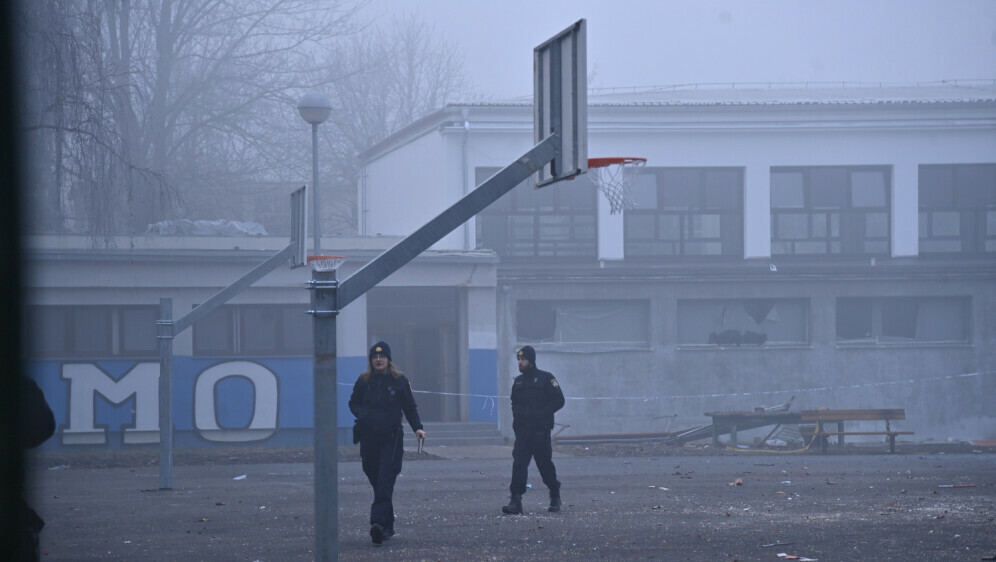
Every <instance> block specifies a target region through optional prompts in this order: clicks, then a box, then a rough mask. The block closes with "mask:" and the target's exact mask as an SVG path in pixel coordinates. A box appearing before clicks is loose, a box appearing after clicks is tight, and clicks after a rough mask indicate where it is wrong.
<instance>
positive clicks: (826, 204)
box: [771, 166, 891, 256]
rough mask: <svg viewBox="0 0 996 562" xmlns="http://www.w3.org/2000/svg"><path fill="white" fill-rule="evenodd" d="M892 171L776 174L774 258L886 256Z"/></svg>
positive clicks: (854, 168)
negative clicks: (786, 256)
mask: <svg viewBox="0 0 996 562" xmlns="http://www.w3.org/2000/svg"><path fill="white" fill-rule="evenodd" d="M890 184H891V178H890V171H889V168H887V167H885V166H836V167H813V168H772V170H771V254H772V255H845V256H846V255H888V254H889V248H890V238H889V230H890V229H889V186H890Z"/></svg>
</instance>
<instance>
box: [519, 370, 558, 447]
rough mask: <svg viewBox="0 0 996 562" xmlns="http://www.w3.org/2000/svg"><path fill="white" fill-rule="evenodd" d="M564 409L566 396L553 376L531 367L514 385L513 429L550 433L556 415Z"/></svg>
mask: <svg viewBox="0 0 996 562" xmlns="http://www.w3.org/2000/svg"><path fill="white" fill-rule="evenodd" d="M563 407H564V393H563V391H561V390H560V384H559V383H558V382H557V379H555V378H554V377H553V375H552V374H550V373H548V372H546V371H541V370H539V369H537V368H536V367H530V368H529V369H527V370H526V371H525V372H524V373H522V374H520V375H519V376H517V377H515V382H513V383H512V430H513V431H515V432H516V433H521V432H524V431H550V430H552V429H553V413H554V412H556V411H557V410H559V409H561V408H563Z"/></svg>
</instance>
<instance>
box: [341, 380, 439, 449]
mask: <svg viewBox="0 0 996 562" xmlns="http://www.w3.org/2000/svg"><path fill="white" fill-rule="evenodd" d="M349 411H350V412H352V413H353V415H354V416H356V419H357V422H358V426H359V429H360V434H361V435H369V434H377V435H385V434H389V433H391V432H393V431H398V430H400V429H401V414H402V413H404V415H405V418H406V419H407V420H408V425H410V426H411V428H412V431H418V430H420V429H422V420H421V419H419V417H418V406H417V405H416V404H415V397H414V396H413V395H412V387H411V384H409V382H408V379H407V378H406V377H405V376H403V375H402V376H400V377H398V378H395V377H394V376H393V375H391V374H389V373H384V374H378V373H370V378H369V379H368V380H367V381H366V382H364V381H363V377H359V378H357V379H356V384H354V385H353V394H352V395H351V396H350V397H349Z"/></svg>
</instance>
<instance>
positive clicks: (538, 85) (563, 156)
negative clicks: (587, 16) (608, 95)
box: [533, 19, 588, 187]
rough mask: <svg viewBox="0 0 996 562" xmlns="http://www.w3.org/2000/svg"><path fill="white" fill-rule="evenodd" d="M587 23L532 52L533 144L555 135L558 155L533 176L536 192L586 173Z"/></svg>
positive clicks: (581, 23)
mask: <svg viewBox="0 0 996 562" xmlns="http://www.w3.org/2000/svg"><path fill="white" fill-rule="evenodd" d="M585 30H586V23H585V20H583V19H581V20H578V21H577V22H575V23H574V24H573V25H571V26H570V27H568V28H567V29H565V30H564V31H561V32H560V33H558V34H557V35H555V36H553V37H552V38H550V39H548V40H547V41H546V42H544V43H543V44H541V45H539V46H538V47H536V48H535V49H533V89H534V98H533V127H534V130H535V142H536V143H537V144H538V143H539V142H540V141H542V140H543V139H545V138H546V137H548V136H550V135H552V134H557V135H559V137H560V142H559V143H558V151H557V155H556V156H555V157H554V159H553V161H552V162H550V163H549V164H547V165H545V166H543V168H541V169H540V171H539V172H537V174H536V187H542V186H544V185H546V184H549V183H553V182H555V181H560V180H565V179H569V178H573V177H574V176H577V175H579V174H583V173H585V172H587V171H588V56H587V51H588V49H587V33H586V31H585Z"/></svg>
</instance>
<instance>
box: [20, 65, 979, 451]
mask: <svg viewBox="0 0 996 562" xmlns="http://www.w3.org/2000/svg"><path fill="white" fill-rule="evenodd" d="M532 120H533V110H532V105H531V102H530V101H523V102H516V101H513V102H507V103H470V104H453V105H449V106H447V107H445V108H444V109H442V110H440V111H438V112H436V113H434V114H432V115H429V116H428V117H425V118H423V119H421V120H419V121H417V122H415V123H412V124H411V125H409V126H408V127H406V128H405V129H403V130H401V131H399V132H397V133H396V134H394V135H392V136H390V137H389V138H387V139H384V140H383V141H381V142H380V143H378V144H377V145H375V146H373V147H371V148H370V149H368V150H367V151H366V152H364V153H363V154H361V155H360V158H361V160H362V164H363V168H362V170H363V176H362V178H361V181H360V187H359V192H358V194H357V195H358V206H359V208H358V210H357V211H358V217H359V224H358V229H359V233H358V236H353V237H327V238H326V239H324V240H323V241H322V247H323V248H325V250H324V251H323V252H324V253H336V254H342V255H345V256H346V258H347V261H346V263H345V265H344V266H343V267H342V268H341V269H340V272H339V279H345V278H346V277H348V276H349V275H350V274H351V273H352V272H354V271H356V270H357V269H358V268H360V267H362V266H363V265H364V264H365V263H367V262H369V261H370V260H371V259H373V257H375V256H376V255H378V254H379V253H380V252H382V251H383V250H385V249H387V248H389V247H390V246H391V245H393V244H394V243H396V242H397V241H398V240H400V239H401V238H403V237H404V236H406V235H407V234H409V233H411V232H412V231H414V230H415V229H417V228H418V227H420V226H422V225H423V224H425V223H426V222H427V221H429V220H430V219H432V218H433V217H435V216H436V215H437V214H438V213H440V212H441V211H442V210H444V209H445V208H447V207H448V206H450V205H451V204H452V203H454V202H455V201H457V200H458V199H459V198H460V197H462V196H463V195H465V194H466V193H468V192H469V191H470V190H472V189H473V188H474V187H475V186H476V185H477V184H479V183H480V182H482V181H483V180H485V179H487V178H488V177H490V176H491V175H492V174H494V173H495V172H496V171H498V170H500V169H501V168H502V167H504V166H506V165H508V164H510V163H511V162H513V161H514V160H515V159H516V158H517V157H519V156H521V155H522V154H523V153H524V152H526V151H527V150H528V149H529V148H530V147H531V146H532V145H533V144H534V142H535V141H534V139H533V121H532ZM588 124H589V127H588V130H589V133H588V145H589V149H588V152H589V156H591V157H607V156H639V157H645V158H647V164H646V166H645V168H644V169H643V171H642V173H641V174H640V175H639V176H638V178H637V181H636V183H635V184H634V185H633V187H632V197H633V202H634V206H633V208H632V209H629V210H626V211H625V212H623V213H619V214H612V213H611V212H610V210H609V206H608V201H607V200H606V198H605V197H604V196H603V195H601V194H600V193H599V192H598V191H597V190H596V189H595V188H594V186H593V185H592V184H591V182H590V181H589V180H587V179H586V178H583V177H582V178H578V179H575V180H573V181H565V182H560V183H556V184H552V185H549V186H546V187H544V188H542V189H535V188H534V187H533V185H532V182H531V181H528V182H524V183H523V184H522V185H520V186H517V187H516V188H514V189H513V190H512V191H511V192H510V193H508V194H507V195H505V196H504V197H503V198H502V199H500V200H499V201H498V202H497V203H495V204H493V205H491V206H490V207H489V208H487V209H486V210H485V211H483V212H482V213H481V214H479V215H478V216H477V217H475V218H474V219H472V220H470V221H468V222H467V223H466V224H464V225H463V226H461V227H460V228H458V229H456V230H454V231H453V232H451V233H450V234H449V235H447V236H446V237H444V238H443V239H442V240H441V241H440V242H438V243H437V244H436V245H435V246H434V247H433V248H432V249H431V250H430V251H428V252H425V253H424V254H422V255H421V256H419V257H418V258H416V259H415V260H414V261H413V262H412V263H410V264H409V265H407V266H405V267H404V268H402V269H401V270H399V271H398V272H396V273H395V274H393V275H392V276H391V277H389V278H388V279H387V280H386V281H385V282H384V283H382V284H381V285H379V286H378V287H376V288H375V289H373V290H371V291H370V292H368V293H367V294H366V295H364V296H363V297H361V298H359V299H357V300H356V301H354V302H353V303H351V304H350V305H348V306H347V307H345V308H344V309H343V311H342V312H341V313H340V315H339V317H338V321H337V322H338V373H339V383H340V386H339V404H338V408H339V421H340V426H341V427H343V428H346V427H349V426H351V425H352V417H351V416H350V415H348V410H347V409H346V406H345V401H346V399H347V398H348V393H349V390H350V388H351V386H352V382H353V381H354V380H355V377H356V375H357V374H358V373H359V372H360V371H361V370H363V369H364V368H365V366H366V350H367V347H368V346H369V345H370V344H371V343H373V342H374V341H377V340H379V339H384V340H386V341H388V342H389V343H390V344H391V346H392V351H393V355H394V359H395V361H396V363H398V364H399V366H400V367H401V368H402V370H404V371H405V372H406V373H407V374H408V375H409V376H410V378H411V379H412V381H413V385H414V387H415V390H416V391H417V394H416V397H417V399H418V401H419V407H420V411H421V413H422V417H423V419H424V420H428V421H432V422H458V423H459V422H488V423H493V424H496V425H497V428H498V429H499V431H501V433H502V434H503V435H505V436H509V437H510V436H511V413H510V411H509V404H508V391H509V389H510V388H511V381H512V379H513V378H514V376H515V375H516V374H517V370H516V363H515V360H514V353H515V350H516V349H518V348H519V347H521V346H522V345H526V344H528V345H532V346H533V347H535V348H536V350H537V356H538V360H537V363H538V366H539V367H540V368H542V369H545V370H549V371H552V372H553V373H554V374H555V375H556V376H557V378H558V380H559V381H560V383H561V386H562V387H563V389H564V391H565V395H566V396H567V398H568V401H567V406H566V407H565V408H564V409H563V410H562V411H561V412H560V413H558V416H557V421H558V422H559V423H561V424H563V427H561V428H558V430H559V431H561V434H562V435H598V434H607V433H613V434H619V433H630V434H639V433H652V432H661V431H665V430H668V429H670V430H675V429H679V428H687V427H694V426H699V425H704V424H706V423H708V421H709V419H708V417H706V416H705V415H704V413H705V412H709V411H733V410H752V409H754V408H755V407H758V406H770V405H774V404H781V403H785V402H787V401H789V400H792V408H793V409H816V408H820V407H829V408H904V409H905V410H906V415H907V419H906V420H905V421H904V422H901V424H897V425H901V427H900V428H901V429H906V430H912V431H915V435H914V436H913V439H915V440H918V441H927V440H946V439H949V438H953V439H959V440H975V439H993V438H996V417H994V415H993V414H992V408H991V406H990V404H989V402H991V399H990V397H992V396H994V395H996V351H994V349H996V84H994V83H992V82H991V81H989V82H957V83H944V84H933V85H926V86H913V87H880V86H852V85H842V86H836V87H827V86H809V87H803V86H794V87H789V86H776V85H764V86H763V87H760V86H750V87H748V86H737V87H684V88H666V89H646V90H617V91H601V92H592V93H591V94H590V95H589V108H588ZM252 218H256V217H252ZM286 244H287V238H286V237H280V236H270V237H266V236H263V237H193V236H159V235H149V236H146V237H141V238H133V239H127V240H120V241H117V242H116V243H115V244H113V245H110V246H111V247H106V246H108V245H104V247H101V248H94V247H93V245H92V244H91V243H90V241H89V240H88V239H80V238H74V237H53V236H37V237H30V238H29V240H28V249H27V250H26V258H27V265H28V268H29V278H28V293H27V294H28V302H27V303H26V307H27V308H26V317H27V319H28V322H29V326H28V329H29V330H30V333H31V334H32V336H33V338H32V341H33V342H34V343H33V345H32V347H31V350H30V358H29V359H30V366H31V370H32V374H33V376H34V377H35V378H36V379H37V380H38V381H39V383H40V384H41V385H42V388H43V389H44V390H45V392H46V395H47V397H48V398H49V401H50V402H51V403H52V405H53V409H54V410H55V411H56V416H57V419H58V421H59V429H58V430H57V434H56V438H55V439H52V440H50V443H54V444H52V445H49V446H61V447H71V446H78V445H84V446H106V447H121V446H129V445H132V444H151V443H155V442H157V440H158V429H159V428H158V410H157V407H158V390H157V389H158V386H157V381H158V351H157V343H156V338H155V334H156V327H155V322H156V319H157V314H158V305H159V299H160V298H163V297H169V298H172V299H173V303H174V308H175V310H177V311H178V312H177V315H179V314H181V313H182V312H183V311H186V310H189V309H191V308H192V307H193V306H196V304H198V303H200V302H204V301H205V300H206V299H207V298H209V297H210V296H211V295H213V294H215V293H216V292H218V291H219V290H221V289H222V288H224V287H225V286H226V285H228V284H229V283H231V282H232V281H234V280H235V279H238V278H239V277H240V276H241V275H242V274H244V273H245V272H246V271H248V270H249V269H251V268H252V267H253V266H254V265H256V264H258V263H260V262H262V261H263V260H264V259H266V257H269V256H270V255H272V254H273V253H275V252H276V251H278V250H280V249H281V248H283V247H284V246H285V245H286ZM309 277H310V273H309V272H308V271H307V270H305V269H293V270H291V269H280V270H277V271H275V272H273V273H271V274H269V275H267V276H266V277H265V278H263V279H262V280H261V281H259V282H257V283H256V284H254V285H253V286H252V287H250V288H248V289H247V290H245V291H244V292H243V293H241V294H240V295H239V296H237V297H235V298H234V299H232V301H231V302H229V303H228V304H227V305H225V306H223V307H222V308H220V309H219V310H218V311H217V312H216V313H213V314H212V315H211V316H209V317H208V318H206V319H205V320H204V321H202V322H199V323H198V324H196V325H194V326H193V328H191V329H190V330H188V331H186V332H184V333H182V334H179V335H177V337H176V339H175V342H174V347H175V360H174V372H175V375H174V400H173V403H174V410H175V413H174V422H175V425H176V430H177V435H178V441H177V443H178V445H179V446H204V445H212V444H218V443H233V442H240V443H254V444H275V445H277V444H309V443H310V442H311V436H310V427H311V420H312V417H311V416H312V414H313V404H312V400H311V388H312V381H311V361H312V353H313V349H312V343H311V342H312V335H311V318H310V316H308V315H307V314H306V312H307V310H308V303H309V298H310V295H309V292H308V290H307V289H306V287H305V282H306V281H307V280H308V278H309Z"/></svg>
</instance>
